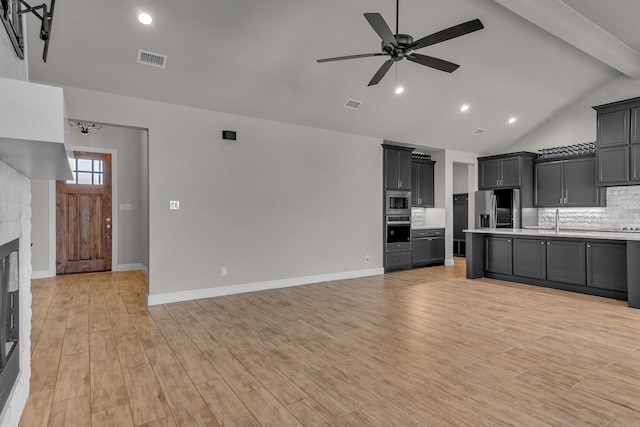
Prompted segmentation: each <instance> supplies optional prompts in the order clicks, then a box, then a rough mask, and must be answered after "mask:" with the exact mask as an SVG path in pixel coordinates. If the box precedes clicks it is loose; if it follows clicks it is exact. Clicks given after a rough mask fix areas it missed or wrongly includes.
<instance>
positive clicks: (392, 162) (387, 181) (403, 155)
mask: <svg viewBox="0 0 640 427" xmlns="http://www.w3.org/2000/svg"><path fill="white" fill-rule="evenodd" d="M382 147H384V186H385V189H387V190H409V189H410V188H411V152H412V151H413V148H405V147H396V146H394V145H387V144H382Z"/></svg>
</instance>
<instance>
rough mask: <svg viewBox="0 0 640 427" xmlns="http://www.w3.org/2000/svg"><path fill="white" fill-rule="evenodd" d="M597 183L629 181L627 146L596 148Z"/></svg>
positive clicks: (611, 183) (615, 183)
mask: <svg viewBox="0 0 640 427" xmlns="http://www.w3.org/2000/svg"><path fill="white" fill-rule="evenodd" d="M597 151H598V153H597V155H596V156H597V159H598V184H600V185H605V184H609V185H617V184H622V183H627V182H629V146H626V145H619V146H615V147H607V148H598V149H597Z"/></svg>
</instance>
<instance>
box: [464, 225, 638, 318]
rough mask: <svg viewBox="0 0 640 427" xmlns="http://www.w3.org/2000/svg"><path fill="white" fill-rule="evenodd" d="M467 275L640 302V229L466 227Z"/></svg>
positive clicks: (633, 305) (636, 304)
mask: <svg viewBox="0 0 640 427" xmlns="http://www.w3.org/2000/svg"><path fill="white" fill-rule="evenodd" d="M464 232H465V234H466V246H467V254H466V263H467V278H469V279H478V278H481V277H489V278H493V279H498V280H506V281H510V282H517V283H526V284H530V285H538V286H545V287H550V288H556V289H562V290H567V291H574V292H581V293H585V294H590V295H597V296H603V297H608V298H615V299H619V300H626V301H627V302H628V304H629V306H630V307H634V308H640V233H626V232H609V231H596V230H593V231H586V230H559V231H558V232H557V233H556V231H555V230H546V229H502V228H497V229H489V228H481V229H475V230H464Z"/></svg>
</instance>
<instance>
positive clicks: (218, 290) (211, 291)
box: [147, 268, 384, 306]
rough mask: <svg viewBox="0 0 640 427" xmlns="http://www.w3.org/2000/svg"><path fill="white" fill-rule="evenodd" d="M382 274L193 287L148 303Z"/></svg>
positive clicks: (379, 271) (357, 272) (151, 298)
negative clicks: (201, 287) (202, 287)
mask: <svg viewBox="0 0 640 427" xmlns="http://www.w3.org/2000/svg"><path fill="white" fill-rule="evenodd" d="M380 274H384V268H369V269H366V270H355V271H345V272H342V273H329V274H319V275H315V276H303V277H292V278H289V279H279V280H268V281H265V282H254V283H245V284H240V285H231V286H220V287H215V288H205V289H193V290H189V291H181V292H170V293H166V294H157V295H149V294H147V305H150V306H151V305H159V304H169V303H172V302H181V301H190V300H196V299H203V298H213V297H221V296H225V295H234V294H242V293H245V292H255V291H266V290H269V289H279V288H289V287H293V286H301V285H310V284H313V283H321V282H330V281H333V280H346V279H355V278H358V277H367V276H377V275H380Z"/></svg>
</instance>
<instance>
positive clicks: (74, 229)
mask: <svg viewBox="0 0 640 427" xmlns="http://www.w3.org/2000/svg"><path fill="white" fill-rule="evenodd" d="M74 154H75V159H72V160H70V162H71V169H72V171H73V180H70V181H57V182H56V236H57V237H56V274H67V273H84V272H92V271H109V270H111V233H112V231H113V221H112V219H111V154H104V153H88V152H83V151H75V152H74Z"/></svg>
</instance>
